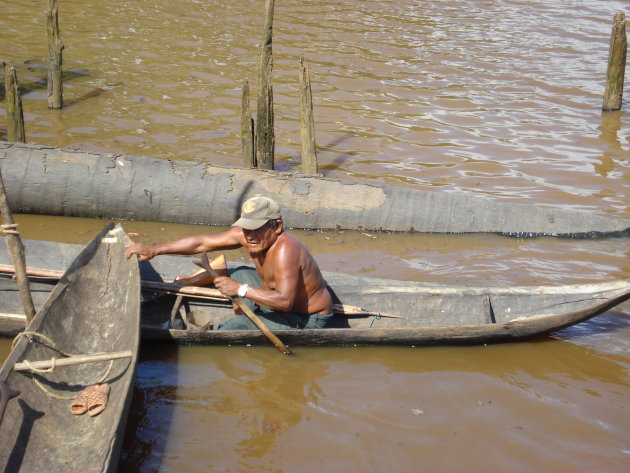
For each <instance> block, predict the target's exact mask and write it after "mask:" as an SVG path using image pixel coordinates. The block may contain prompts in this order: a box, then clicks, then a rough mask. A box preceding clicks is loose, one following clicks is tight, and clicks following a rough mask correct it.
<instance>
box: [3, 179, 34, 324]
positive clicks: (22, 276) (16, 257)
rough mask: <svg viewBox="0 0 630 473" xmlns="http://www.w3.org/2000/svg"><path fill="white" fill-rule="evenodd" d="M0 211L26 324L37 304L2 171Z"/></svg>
mask: <svg viewBox="0 0 630 473" xmlns="http://www.w3.org/2000/svg"><path fill="white" fill-rule="evenodd" d="M0 213H1V214H2V224H3V225H2V231H3V232H4V233H5V234H6V238H5V241H6V243H7V248H8V249H9V255H10V256H11V261H12V262H13V266H15V279H16V280H17V285H18V289H19V291H20V297H21V299H22V305H23V306H24V314H25V315H26V324H27V325H28V323H29V322H30V321H31V320H32V319H33V316H34V315H35V306H34V305H33V298H32V297H31V291H30V288H29V284H28V276H27V275H26V261H25V259H24V245H22V240H21V238H20V234H19V233H18V231H17V230H16V227H17V225H16V224H15V222H14V220H13V215H11V210H10V208H9V202H8V201H7V193H6V191H5V189H4V181H3V180H2V172H0Z"/></svg>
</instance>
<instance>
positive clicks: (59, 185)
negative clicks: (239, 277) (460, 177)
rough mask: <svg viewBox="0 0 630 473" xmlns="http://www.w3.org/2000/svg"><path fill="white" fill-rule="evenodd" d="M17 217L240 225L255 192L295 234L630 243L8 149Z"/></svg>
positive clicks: (251, 176) (263, 179) (326, 192)
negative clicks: (481, 235) (271, 202)
mask: <svg viewBox="0 0 630 473" xmlns="http://www.w3.org/2000/svg"><path fill="white" fill-rule="evenodd" d="M0 168H1V169H2V176H3V179H4V184H5V187H6V190H7V195H8V200H9V204H10V205H11V209H12V211H13V212H15V213H32V214H43V215H65V216H72V217H90V218H107V219H117V220H146V221H154V222H172V223H187V224H205V225H231V224H232V223H233V222H234V221H235V220H236V219H237V218H238V214H239V213H240V205H241V203H242V202H243V201H244V200H245V199H247V198H248V197H251V196H253V195H256V194H262V195H267V196H269V197H272V198H274V199H275V200H277V201H278V203H279V204H280V206H281V208H282V216H283V219H284V221H285V224H286V226H287V227H288V228H303V229H351V230H357V229H361V230H374V231H379V230H382V231H400V232H431V233H473V232H488V233H500V234H507V235H514V236H519V237H527V236H536V235H550V236H561V237H580V238H588V237H605V236H630V221H629V220H626V219H618V218H613V217H610V216H607V215H600V214H597V213H593V212H577V211H571V210H566V209H561V208H554V207H546V206H539V205H531V204H530V205H526V204H511V203H504V202H498V201H496V200H491V199H487V198H481V197H476V196H471V195H466V194H460V193H453V192H444V191H423V190H418V189H411V188H403V187H395V186H388V185H374V184H363V183H350V182H342V181H339V180H334V179H326V178H322V177H313V176H304V175H299V174H291V173H281V172H275V171H263V170H255V169H237V168H228V167H221V166H212V165H209V164H203V163H195V162H187V161H174V160H164V159H155V158H150V157H143V156H119V155H113V154H106V153H93V152H85V151H76V150H71V149H61V148H54V147H50V146H41V145H28V144H20V143H8V142H3V141H0Z"/></svg>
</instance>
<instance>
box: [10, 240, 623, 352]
mask: <svg viewBox="0 0 630 473" xmlns="http://www.w3.org/2000/svg"><path fill="white" fill-rule="evenodd" d="M25 248H26V254H27V262H28V264H29V266H32V265H37V264H43V263H45V262H48V263H49V265H55V264H57V265H59V264H63V261H64V260H65V259H67V258H68V257H69V255H71V254H72V251H73V250H74V248H75V245H64V244H59V243H51V242H34V241H30V240H26V242H25ZM37 255H40V256H42V257H43V256H45V255H48V256H47V257H46V258H45V259H43V258H38V257H37ZM6 261H7V257H6V255H4V254H2V253H0V263H4V262H6ZM53 267H54V266H53ZM195 269H196V266H194V265H193V264H192V262H191V258H184V257H177V256H159V257H156V258H154V259H153V260H152V261H150V262H145V263H141V264H140V270H141V275H142V279H143V285H144V292H143V297H144V302H143V303H142V338H143V340H154V341H169V342H176V343H185V344H188V343H193V344H214V345H238V344H259V345H265V344H268V343H269V342H268V341H267V340H266V339H265V337H264V336H263V335H262V334H261V333H260V332H258V331H257V330H244V331H213V330H211V331H206V330H179V329H173V328H169V327H170V324H169V320H170V317H171V314H172V312H173V307H174V305H175V302H176V294H174V293H171V294H164V292H163V290H164V289H168V285H166V286H163V287H162V288H161V289H160V290H158V289H155V288H154V289H151V288H150V287H151V285H152V283H151V281H170V280H172V279H173V278H174V277H175V276H176V275H178V274H189V273H191V272H192V271H194V270H195ZM324 277H325V278H326V280H327V282H328V284H329V286H330V287H331V290H332V292H333V294H334V296H335V298H336V299H337V300H336V302H338V303H340V304H345V305H347V306H359V307H361V308H363V309H366V310H368V311H369V312H370V313H371V315H365V314H360V313H358V314H353V315H343V314H338V315H337V316H336V317H335V328H328V329H323V330H282V331H274V332H275V333H276V334H277V335H278V337H280V339H281V340H282V341H283V342H284V343H285V344H288V345H407V346H409V345H416V346H418V345H438V344H482V343H492V342H506V341H515V340H520V339H524V338H529V337H533V336H536V335H541V334H544V333H548V332H553V331H556V330H560V329H562V328H564V327H567V326H570V325H574V324H577V323H579V322H582V321H584V320H586V319H588V318H590V317H593V316H595V315H598V314H601V313H603V312H605V311H607V310H608V309H610V308H612V307H614V306H615V305H617V304H620V303H622V302H623V301H625V300H627V299H628V298H630V282H628V281H617V282H610V283H599V284H583V285H571V286H557V287H552V286H532V287H508V288H502V287H477V288H475V287H464V286H453V287H444V286H426V285H421V284H417V283H412V282H405V281H393V280H385V279H375V278H363V277H356V276H349V275H343V274H339V273H324ZM0 283H3V281H2V280H0ZM2 287H3V286H2V285H0V301H1V302H2V303H3V307H5V308H6V309H5V310H4V311H5V312H6V314H5V315H4V328H2V326H0V331H3V332H4V333H5V334H10V333H11V330H16V328H17V327H19V325H17V322H18V320H17V319H14V321H13V324H12V325H11V323H10V321H9V317H10V315H9V314H10V313H15V312H16V311H17V310H15V309H9V310H7V309H8V308H9V307H10V306H11V304H12V307H15V306H17V304H18V302H19V299H18V296H17V290H16V289H15V288H14V289H13V290H12V291H11V290H2ZM34 288H35V290H36V292H35V293H34V295H35V296H37V294H39V293H40V292H38V291H42V292H45V290H46V285H45V283H44V282H42V281H41V280H40V281H39V282H38V283H37V284H35V285H34ZM171 289H174V288H172V287H171ZM196 290H197V292H199V290H198V289H196ZM205 291H206V296H210V297H209V298H199V297H192V296H185V297H183V304H182V307H181V308H180V310H179V311H177V314H176V318H182V319H186V321H190V320H189V319H190V318H192V317H196V318H197V320H210V319H212V320H213V322H214V323H220V322H221V321H222V320H226V319H228V318H229V317H231V316H232V312H231V308H230V305H229V304H228V303H227V301H226V300H225V299H223V300H222V299H221V298H220V297H217V296H218V293H217V291H214V290H212V289H208V290H205ZM173 292H174V291H173ZM201 292H204V290H203V289H202V290H201ZM35 299H36V297H35ZM9 300H13V301H14V302H12V303H11V304H10V303H9ZM35 303H36V304H37V300H36V301H35ZM378 313H383V314H391V315H397V316H399V317H402V318H392V317H378ZM191 314H192V315H191ZM14 317H15V316H14ZM1 321H2V318H0V322H1Z"/></svg>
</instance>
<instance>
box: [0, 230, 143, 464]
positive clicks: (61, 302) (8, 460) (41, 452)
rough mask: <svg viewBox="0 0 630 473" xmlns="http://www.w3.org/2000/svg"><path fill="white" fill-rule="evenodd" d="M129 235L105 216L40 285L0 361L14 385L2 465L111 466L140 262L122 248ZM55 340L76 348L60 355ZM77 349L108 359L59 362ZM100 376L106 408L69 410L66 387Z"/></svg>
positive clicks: (2, 376)
mask: <svg viewBox="0 0 630 473" xmlns="http://www.w3.org/2000/svg"><path fill="white" fill-rule="evenodd" d="M128 242H129V238H128V237H127V236H126V234H125V233H124V231H123V230H122V228H121V227H120V226H117V227H115V228H114V227H113V226H108V227H107V228H105V229H104V230H103V231H102V232H101V233H100V234H99V235H98V236H97V237H96V238H94V239H93V240H92V241H91V242H90V243H89V244H88V245H87V246H86V247H85V249H84V250H83V251H82V252H81V253H80V254H79V255H78V257H77V258H76V259H75V260H74V261H73V262H72V263H71V264H70V266H69V267H68V269H67V271H66V272H65V274H64V275H63V277H62V278H61V280H60V281H59V283H58V284H56V285H50V290H51V291H49V292H48V293H47V294H46V293H40V294H39V296H40V297H39V298H38V299H39V301H40V302H41V299H42V296H44V295H47V297H46V300H45V302H43V303H42V304H41V305H40V306H39V310H38V311H37V313H36V315H35V317H34V319H33V320H32V322H31V323H30V324H29V326H28V327H27V333H28V334H30V335H29V336H22V337H20V338H19V339H17V343H16V344H15V346H14V348H13V349H12V351H11V353H10V354H9V356H8V358H7V359H6V361H5V362H4V365H3V366H2V369H1V370H0V382H2V383H6V385H8V386H9V387H10V388H11V389H13V390H17V391H20V394H19V395H18V396H17V397H16V398H14V399H11V400H9V401H8V403H7V406H6V412H5V414H4V418H3V419H2V423H1V424H0V437H1V438H2V442H0V470H2V471H11V472H18V471H24V472H35V471H42V472H51V473H52V472H67V471H83V472H88V471H90V472H92V471H94V472H97V471H98V472H115V471H116V469H117V464H118V457H119V453H120V447H121V444H122V440H123V435H124V429H125V424H126V420H127V413H128V409H129V405H130V400H131V394H132V392H133V384H134V376H135V367H136V360H137V353H138V346H139V333H140V277H139V271H138V265H137V262H136V261H128V260H126V259H125V258H123V257H122V255H121V252H122V251H123V246H124V244H126V243H128ZM10 282H12V283H13V284H15V281H10ZM2 302H3V306H4V302H5V301H4V300H2ZM44 337H45V338H44ZM55 348H58V349H60V350H62V351H63V352H65V353H67V354H72V355H77V357H70V358H65V357H64V356H63V355H62V354H60V352H59V351H57V350H56V349H55ZM97 354H102V355H97ZM78 356H83V357H87V358H88V359H94V358H104V361H95V362H83V363H79V364H69V365H63V364H64V362H65V361H68V360H69V361H70V362H76V361H80V360H78ZM114 357H118V358H116V359H114ZM52 358H56V366H55V368H54V369H53V370H52V371H51V372H33V371H31V370H27V371H16V368H17V365H16V364H18V363H19V362H24V361H25V360H28V361H29V362H30V363H31V364H32V365H34V364H35V362H37V361H49V360H51V359H52ZM110 359H111V360H112V361H109V360H110ZM84 361H85V360H84ZM100 381H103V382H105V383H108V384H109V386H110V393H109V400H108V402H107V406H106V408H105V410H104V411H103V412H101V413H100V414H98V415H97V416H94V417H92V416H89V415H88V414H83V415H81V416H76V415H73V414H72V413H71V411H70V404H71V402H72V401H71V399H72V397H74V396H76V394H77V393H78V392H79V391H81V390H82V389H83V388H85V387H86V386H88V385H91V384H94V383H97V382H100ZM59 398H62V399H59Z"/></svg>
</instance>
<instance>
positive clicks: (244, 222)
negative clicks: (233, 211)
mask: <svg viewBox="0 0 630 473" xmlns="http://www.w3.org/2000/svg"><path fill="white" fill-rule="evenodd" d="M268 221H269V220H267V219H260V218H239V219H238V220H237V221H236V222H234V223H233V224H232V226H233V227H241V228H244V229H245V230H257V229H259V228H260V227H262V226H263V225H264V224H265V223H267V222H268Z"/></svg>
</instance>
